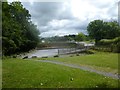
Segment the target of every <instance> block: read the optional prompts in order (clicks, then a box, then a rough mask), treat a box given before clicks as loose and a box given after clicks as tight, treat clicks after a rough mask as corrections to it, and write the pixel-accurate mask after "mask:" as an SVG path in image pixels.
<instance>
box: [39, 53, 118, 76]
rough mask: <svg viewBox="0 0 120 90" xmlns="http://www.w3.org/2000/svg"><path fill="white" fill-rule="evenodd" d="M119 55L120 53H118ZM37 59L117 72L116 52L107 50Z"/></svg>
mask: <svg viewBox="0 0 120 90" xmlns="http://www.w3.org/2000/svg"><path fill="white" fill-rule="evenodd" d="M119 55H120V54H119ZM39 60H55V61H61V62H64V63H69V64H76V65H81V66H87V67H90V68H93V69H96V70H100V71H105V72H111V73H113V74H116V73H118V54H117V53H108V52H95V54H90V55H82V56H73V57H56V58H54V57H50V58H39Z"/></svg>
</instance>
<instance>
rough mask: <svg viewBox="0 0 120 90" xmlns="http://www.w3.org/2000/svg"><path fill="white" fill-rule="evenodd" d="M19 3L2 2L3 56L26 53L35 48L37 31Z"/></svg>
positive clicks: (37, 36)
mask: <svg viewBox="0 0 120 90" xmlns="http://www.w3.org/2000/svg"><path fill="white" fill-rule="evenodd" d="M30 17H31V15H30V14H29V11H28V10H27V9H26V8H24V7H23V5H22V4H21V2H19V1H18V2H12V3H10V4H8V3H7V2H2V41H3V42H2V44H3V45H2V46H3V54H4V55H10V54H13V53H16V52H22V51H28V50H30V49H33V48H35V47H36V46H37V44H38V42H39V34H40V33H39V31H38V29H37V26H36V25H34V24H33V23H32V21H31V18H30Z"/></svg>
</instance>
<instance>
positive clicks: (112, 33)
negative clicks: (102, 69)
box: [87, 20, 120, 53]
mask: <svg viewBox="0 0 120 90" xmlns="http://www.w3.org/2000/svg"><path fill="white" fill-rule="evenodd" d="M87 30H88V33H89V36H90V37H91V38H92V39H95V44H96V47H97V49H99V50H103V51H111V52H118V53H120V26H119V23H118V22H117V21H111V22H104V21H103V20H94V21H92V22H90V23H89V25H88V27H87Z"/></svg>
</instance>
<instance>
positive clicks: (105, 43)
mask: <svg viewBox="0 0 120 90" xmlns="http://www.w3.org/2000/svg"><path fill="white" fill-rule="evenodd" d="M98 46H99V47H101V46H102V50H103V51H111V52H118V53H120V37H116V38H114V39H102V40H100V41H99V42H98Z"/></svg>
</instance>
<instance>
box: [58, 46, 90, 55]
mask: <svg viewBox="0 0 120 90" xmlns="http://www.w3.org/2000/svg"><path fill="white" fill-rule="evenodd" d="M88 49H89V47H85V48H82V49H79V48H62V49H58V55H62V54H71V53H78V52H82V51H85V50H88Z"/></svg>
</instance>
